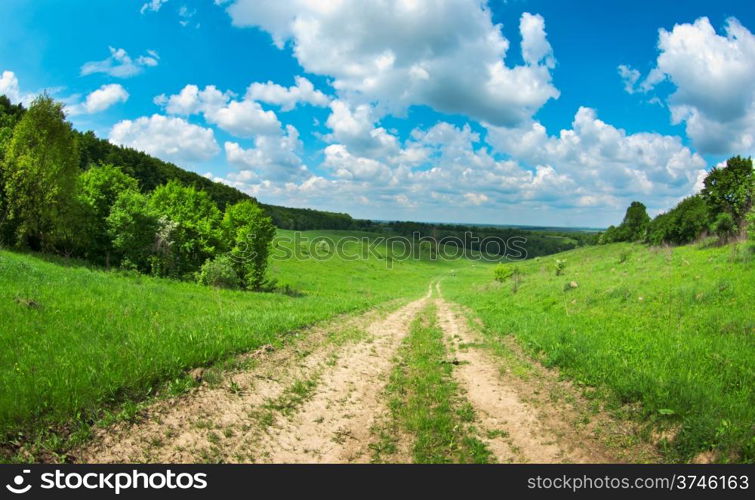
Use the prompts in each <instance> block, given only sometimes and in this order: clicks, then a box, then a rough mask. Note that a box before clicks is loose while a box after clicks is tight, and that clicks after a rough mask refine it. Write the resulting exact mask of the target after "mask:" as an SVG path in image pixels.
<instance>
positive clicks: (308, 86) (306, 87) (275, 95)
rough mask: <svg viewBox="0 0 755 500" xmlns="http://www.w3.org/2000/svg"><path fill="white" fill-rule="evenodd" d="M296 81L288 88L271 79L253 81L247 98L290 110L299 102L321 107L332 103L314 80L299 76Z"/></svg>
mask: <svg viewBox="0 0 755 500" xmlns="http://www.w3.org/2000/svg"><path fill="white" fill-rule="evenodd" d="M294 81H295V85H293V86H292V87H288V88H286V87H283V86H281V85H278V84H277V83H273V82H271V81H269V82H267V83H258V82H255V83H252V84H251V85H250V86H249V89H248V90H247V92H246V98H247V99H250V100H254V101H260V102H265V103H268V104H275V105H278V106H280V107H281V110H282V111H290V110H292V109H294V108H295V107H296V105H297V104H299V103H304V104H310V105H312V106H320V107H325V106H327V105H328V103H330V99H329V98H328V96H326V95H325V94H323V93H322V92H320V91H319V90H317V89H315V87H314V85H312V82H310V81H309V80H307V79H306V78H304V77H303V76H297V77H296V78H295V79H294Z"/></svg>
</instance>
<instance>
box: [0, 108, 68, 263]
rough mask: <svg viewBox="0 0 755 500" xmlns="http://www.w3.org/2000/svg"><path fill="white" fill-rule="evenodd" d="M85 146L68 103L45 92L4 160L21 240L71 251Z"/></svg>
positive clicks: (11, 213)
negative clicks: (66, 109) (70, 118)
mask: <svg viewBox="0 0 755 500" xmlns="http://www.w3.org/2000/svg"><path fill="white" fill-rule="evenodd" d="M78 162H79V150H78V146H77V142H76V136H75V134H74V132H73V130H72V128H71V124H70V123H68V122H67V121H65V115H64V113H63V105H62V104H60V103H57V102H55V101H53V100H52V99H51V98H50V97H48V96H46V95H42V96H40V97H38V98H37V99H35V100H34V102H33V103H32V105H31V107H30V108H29V110H28V111H27V112H26V113H25V114H23V117H22V118H21V119H20V120H19V121H18V123H17V124H16V126H15V128H14V129H13V136H12V137H11V139H10V142H8V144H7V147H6V148H5V153H4V159H3V168H2V176H3V184H4V187H3V191H4V193H3V197H4V200H5V201H4V204H5V211H6V214H7V218H8V220H9V221H10V222H11V223H15V233H16V234H15V243H16V244H18V245H23V246H28V247H29V248H31V249H33V250H46V251H55V252H60V253H68V252H69V251H70V250H71V249H70V245H69V243H70V239H71V237H72V236H73V233H74V232H75V229H74V227H75V224H76V222H77V218H78V217H77V213H76V212H77V207H76V204H75V202H74V200H75V197H74V191H75V187H76V177H77V175H78Z"/></svg>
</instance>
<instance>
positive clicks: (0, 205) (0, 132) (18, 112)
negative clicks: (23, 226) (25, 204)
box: [0, 95, 25, 245]
mask: <svg viewBox="0 0 755 500" xmlns="http://www.w3.org/2000/svg"><path fill="white" fill-rule="evenodd" d="M24 111H25V110H24V108H23V106H21V105H20V104H17V105H13V104H11V102H10V99H8V98H7V97H6V96H4V95H1V96H0V245H2V244H5V243H10V242H12V241H13V240H14V239H15V236H14V235H15V232H16V231H15V229H16V227H15V225H13V224H10V223H9V221H8V204H7V203H6V195H5V174H4V167H3V165H4V163H5V152H6V151H7V149H8V145H9V144H10V141H11V139H12V138H13V129H14V128H15V126H16V123H18V121H19V120H20V119H21V116H23V113H24Z"/></svg>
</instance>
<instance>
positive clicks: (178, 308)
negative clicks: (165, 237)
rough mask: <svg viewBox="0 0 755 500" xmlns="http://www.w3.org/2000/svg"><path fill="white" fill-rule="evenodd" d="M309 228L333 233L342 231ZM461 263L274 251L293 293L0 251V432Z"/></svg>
mask: <svg viewBox="0 0 755 500" xmlns="http://www.w3.org/2000/svg"><path fill="white" fill-rule="evenodd" d="M280 234H281V235H282V236H288V235H290V233H287V232H285V231H281V232H280ZM307 234H308V235H309V236H310V237H312V236H313V235H328V236H331V237H333V238H336V239H337V238H340V237H342V236H344V235H345V234H348V233H343V232H329V233H322V232H317V233H314V232H312V233H307ZM379 250H380V251H381V252H382V253H381V254H380V255H382V256H383V257H384V256H385V255H386V254H387V252H386V249H384V248H383V249H382V250H381V249H379ZM460 265H464V264H463V262H456V263H439V262H392V263H391V265H390V266H388V265H387V262H386V260H385V259H384V258H383V259H381V258H379V256H378V257H371V258H368V259H366V260H361V259H360V260H355V261H345V260H341V259H338V258H334V259H329V260H313V259H308V260H302V261H296V260H291V259H289V260H285V261H274V262H273V263H272V268H271V273H270V274H271V277H272V278H275V279H276V280H278V283H279V285H284V284H285V285H288V287H289V291H293V292H295V293H293V294H292V295H285V294H281V293H253V292H242V291H229V290H216V289H211V288H207V287H203V286H199V285H196V284H193V283H182V282H176V281H171V280H167V279H158V278H151V277H148V276H140V275H133V274H123V273H117V272H107V271H104V270H99V269H92V268H89V267H85V266H80V267H77V266H75V265H70V266H64V265H59V264H57V263H53V262H49V261H47V260H43V259H41V258H39V257H36V256H30V255H22V254H16V253H12V252H7V251H0V340H1V341H2V345H3V349H2V351H0V436H6V437H7V438H10V439H14V440H17V441H24V440H25V439H27V438H28V436H29V433H30V432H32V431H36V430H39V429H42V428H45V427H47V426H53V427H58V426H66V425H68V424H69V423H71V422H86V421H90V420H91V419H94V418H95V417H96V416H97V415H98V414H99V413H100V410H101V409H102V408H103V407H107V406H108V405H110V404H112V403H117V402H122V401H127V400H139V399H143V398H144V397H146V396H149V395H150V394H152V393H153V392H154V391H155V390H156V388H157V387H159V386H160V384H161V383H163V382H164V381H168V380H173V379H176V378H179V377H181V376H182V374H183V373H185V372H186V370H188V369H191V368H193V367H197V366H205V365H209V364H212V363H214V362H217V361H219V360H222V359H224V358H227V357H228V356H230V355H232V354H234V353H240V352H245V351H249V350H252V349H255V348H257V347H259V346H260V345H263V344H273V345H280V343H281V342H282V338H283V337H282V336H281V334H283V333H284V332H287V331H290V330H293V329H297V328H301V327H303V326H306V325H310V324H313V323H315V322H318V321H322V320H325V319H328V318H330V317H333V316H334V315H336V314H340V313H346V312H353V311H360V310H364V309H366V308H369V307H370V306H373V305H375V304H378V303H380V302H385V301H388V300H394V299H409V298H416V297H418V296H420V295H421V294H422V293H424V292H425V291H426V289H427V285H428V283H429V281H430V280H431V279H432V278H434V277H437V276H439V275H442V274H444V273H446V272H448V270H449V269H451V268H452V267H453V268H458V267H459V266H460ZM0 441H2V439H0Z"/></svg>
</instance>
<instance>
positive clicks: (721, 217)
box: [711, 212, 737, 243]
mask: <svg viewBox="0 0 755 500" xmlns="http://www.w3.org/2000/svg"><path fill="white" fill-rule="evenodd" d="M711 230H713V232H714V233H715V234H716V236H718V239H719V241H721V242H722V243H728V241H729V240H730V239H731V238H732V236H734V235H735V234H737V224H736V223H735V222H734V217H732V215H731V214H730V213H728V212H722V213H720V214H718V215H717V216H716V220H714V221H713V224H712V225H711Z"/></svg>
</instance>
